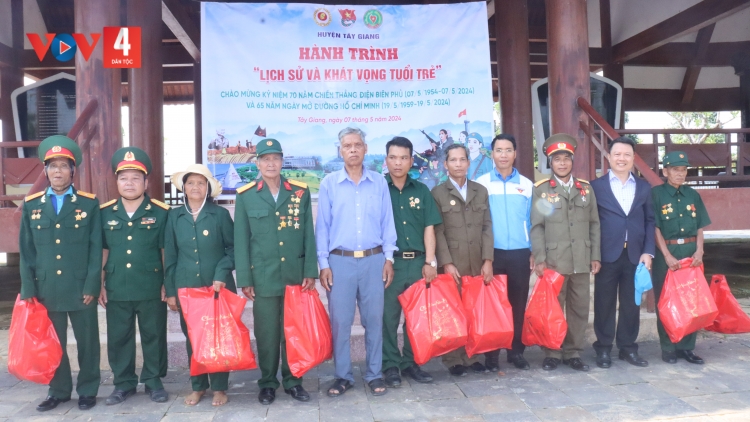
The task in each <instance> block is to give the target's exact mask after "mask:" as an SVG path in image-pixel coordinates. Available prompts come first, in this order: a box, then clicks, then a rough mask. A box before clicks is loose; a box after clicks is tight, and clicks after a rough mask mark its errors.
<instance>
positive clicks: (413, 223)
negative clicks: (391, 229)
mask: <svg viewBox="0 0 750 422" xmlns="http://www.w3.org/2000/svg"><path fill="white" fill-rule="evenodd" d="M385 181H386V182H388V190H389V191H390V193H391V205H392V206H393V221H394V222H395V223H396V246H397V247H398V250H399V252H409V251H420V252H425V247H424V229H425V227H429V226H436V225H438V224H440V223H442V222H443V218H442V216H441V215H440V211H439V210H438V208H437V204H436V203H435V198H433V197H432V195H431V194H430V189H429V188H428V187H427V185H425V184H424V183H422V182H418V181H416V180H414V179H412V178H411V177H408V176H407V177H406V183H404V187H403V189H402V190H398V188H397V187H396V186H395V185H394V184H393V181H392V180H391V175H386V176H385Z"/></svg>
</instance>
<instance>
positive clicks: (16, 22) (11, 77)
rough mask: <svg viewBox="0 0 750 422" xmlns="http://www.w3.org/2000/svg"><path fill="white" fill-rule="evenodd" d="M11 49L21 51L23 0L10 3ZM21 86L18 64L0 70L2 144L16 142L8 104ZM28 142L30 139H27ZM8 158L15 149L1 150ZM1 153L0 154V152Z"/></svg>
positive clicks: (11, 114) (11, 110)
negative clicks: (14, 91) (11, 95)
mask: <svg viewBox="0 0 750 422" xmlns="http://www.w3.org/2000/svg"><path fill="white" fill-rule="evenodd" d="M10 7H11V22H12V24H11V25H12V27H11V34H12V38H11V40H12V42H11V47H12V48H13V49H14V50H15V52H16V53H17V54H20V52H21V51H23V37H24V35H23V0H12V1H11V6H10ZM22 86H23V70H21V69H20V68H19V67H18V63H16V64H15V66H13V67H4V68H0V120H2V122H3V129H2V140H3V141H4V142H10V141H16V140H17V139H16V131H15V124H14V122H13V105H12V104H11V102H10V94H11V93H12V92H13V90H15V89H16V88H20V87H22ZM29 140H30V139H29ZM3 151H4V152H5V153H6V154H8V156H10V157H17V156H18V152H17V150H16V149H15V148H3ZM0 153H1V152H0Z"/></svg>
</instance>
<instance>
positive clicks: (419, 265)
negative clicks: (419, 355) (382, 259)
mask: <svg viewBox="0 0 750 422" xmlns="http://www.w3.org/2000/svg"><path fill="white" fill-rule="evenodd" d="M385 151H386V158H385V160H386V163H387V164H388V175H387V176H385V180H386V181H387V182H388V190H389V191H390V194H391V206H392V207H393V220H394V221H396V222H397V224H396V236H397V238H396V246H397V247H398V252H394V253H393V259H394V260H395V262H394V264H393V282H391V284H390V285H389V286H387V287H386V288H385V293H384V295H385V296H384V309H383V368H384V369H383V377H384V378H385V385H386V386H388V387H398V386H400V385H401V376H400V373H401V374H404V375H408V376H410V377H411V378H412V379H413V380H414V381H416V382H419V383H430V382H432V375H430V374H428V373H427V372H425V371H422V370H421V369H420V368H419V366H417V364H416V363H415V362H414V353H413V352H412V349H411V344H410V343H409V337H408V336H407V335H406V323H404V327H403V337H404V348H403V355H402V353H401V351H399V350H398V324H399V322H400V321H401V312H402V309H401V304H400V303H399V301H398V296H399V295H400V294H401V293H403V292H404V291H405V290H406V289H407V288H409V286H411V285H412V284H414V283H415V282H416V281H417V280H419V279H421V278H424V279H425V280H426V281H427V282H428V283H429V282H431V281H432V280H433V279H434V278H435V277H436V276H437V260H436V259H435V225H437V224H440V223H442V222H443V218H442V217H441V216H440V211H438V209H437V205H436V204H435V200H434V199H433V198H432V194H431V193H430V189H429V188H427V186H426V185H425V184H424V183H420V182H418V181H416V180H414V179H412V178H411V177H409V169H411V166H412V163H413V162H414V158H413V157H412V153H413V152H414V147H413V146H412V143H411V141H409V140H408V139H406V138H402V137H399V136H397V137H395V138H393V139H391V140H390V141H388V143H387V144H385ZM401 222H403V224H401ZM399 371H400V373H399Z"/></svg>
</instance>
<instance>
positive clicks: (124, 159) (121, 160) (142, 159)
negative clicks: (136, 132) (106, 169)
mask: <svg viewBox="0 0 750 422" xmlns="http://www.w3.org/2000/svg"><path fill="white" fill-rule="evenodd" d="M111 163H112V171H113V172H115V174H117V173H118V172H119V171H121V170H140V171H142V172H143V173H145V174H149V173H151V159H150V158H149V157H148V154H146V151H144V150H142V149H140V148H136V147H125V148H120V149H118V150H117V152H115V154H114V155H113V156H112V160H111Z"/></svg>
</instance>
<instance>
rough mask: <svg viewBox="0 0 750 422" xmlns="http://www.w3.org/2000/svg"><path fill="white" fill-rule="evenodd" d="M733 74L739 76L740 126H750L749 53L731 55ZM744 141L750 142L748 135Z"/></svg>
mask: <svg viewBox="0 0 750 422" xmlns="http://www.w3.org/2000/svg"><path fill="white" fill-rule="evenodd" d="M731 62H732V66H734V74H735V75H737V76H739V77H740V113H741V114H742V127H743V128H750V53H748V52H741V53H737V54H735V55H734V56H732V59H731ZM745 141H747V142H750V139H748V137H745Z"/></svg>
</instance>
